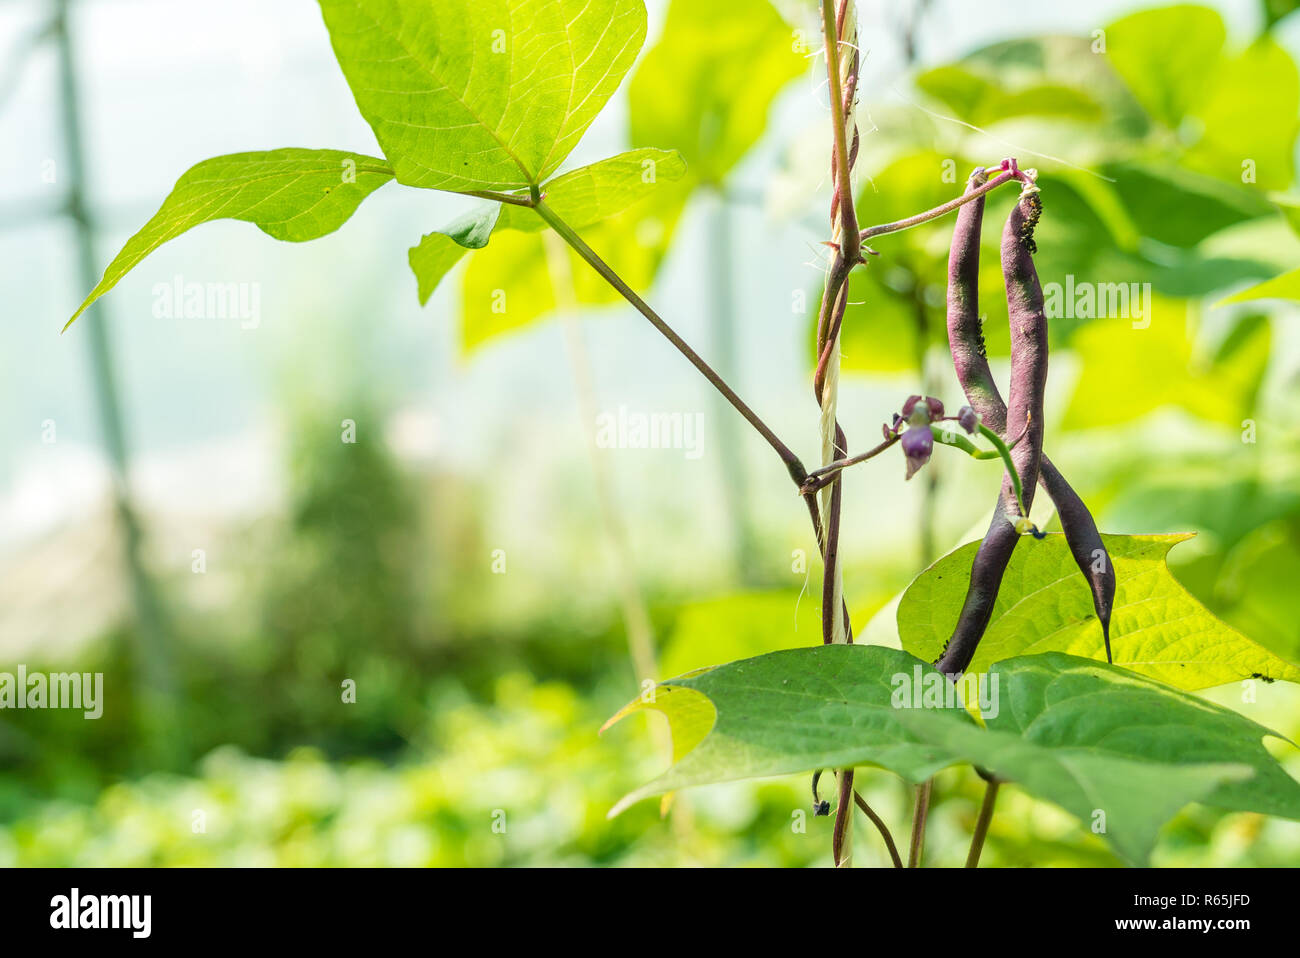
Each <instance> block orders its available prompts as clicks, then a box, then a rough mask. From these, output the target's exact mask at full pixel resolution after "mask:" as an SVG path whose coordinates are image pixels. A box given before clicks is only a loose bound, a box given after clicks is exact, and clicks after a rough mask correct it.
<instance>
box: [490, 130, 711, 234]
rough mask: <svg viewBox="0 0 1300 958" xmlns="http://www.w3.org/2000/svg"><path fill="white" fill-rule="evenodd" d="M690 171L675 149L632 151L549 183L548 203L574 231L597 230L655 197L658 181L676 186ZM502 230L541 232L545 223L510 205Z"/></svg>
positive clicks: (503, 212)
mask: <svg viewBox="0 0 1300 958" xmlns="http://www.w3.org/2000/svg"><path fill="white" fill-rule="evenodd" d="M685 173H686V161H685V160H683V159H682V155H681V154H680V153H678V152H677V151H676V150H656V149H648V148H647V149H640V150H629V151H628V152H626V153H620V154H618V155H617V156H611V157H609V158H608V159H605V160H601V161H600V162H599V163H592V164H591V165H590V166H584V167H581V168H580V169H576V170H574V171H573V172H571V173H565V174H563V175H561V176H557V177H556V178H555V179H553V180H551V181H550V182H548V183H547V184H546V186H545V187H544V188H543V189H544V192H545V193H546V203H547V205H548V206H550V207H551V209H552V210H554V211H555V213H556V215H557V216H559V217H560V219H562V220H564V221H565V222H566V223H568V224H569V225H570V226H572V227H573V228H574V229H576V230H581V229H585V228H587V227H589V226H594V225H595V224H597V223H601V222H604V221H605V220H607V219H609V218H611V217H613V216H616V215H618V214H619V213H621V212H623V211H624V210H625V209H627V208H628V207H630V206H632V205H634V204H636V203H640V202H642V201H644V200H646V199H648V198H650V197H652V196H653V195H654V194H655V193H656V192H657V190H658V186H659V183H660V182H665V183H675V182H677V181H678V180H680V179H681V178H682V177H683V176H684V175H685ZM498 228H499V229H515V230H527V231H530V232H536V231H540V230H543V229H545V228H546V221H545V220H543V219H542V218H541V217H540V216H538V215H537V214H536V213H535V212H534V211H533V210H531V209H529V208H528V207H525V206H506V207H504V208H503V209H502V211H501V221H500V223H499V224H498Z"/></svg>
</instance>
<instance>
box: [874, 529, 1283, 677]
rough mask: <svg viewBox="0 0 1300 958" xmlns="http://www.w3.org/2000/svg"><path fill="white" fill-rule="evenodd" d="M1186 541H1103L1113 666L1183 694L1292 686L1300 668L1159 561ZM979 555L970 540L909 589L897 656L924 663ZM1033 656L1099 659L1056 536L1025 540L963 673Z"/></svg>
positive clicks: (1085, 606) (1083, 594)
mask: <svg viewBox="0 0 1300 958" xmlns="http://www.w3.org/2000/svg"><path fill="white" fill-rule="evenodd" d="M1187 538H1188V537H1187V536H1185V535H1183V536H1178V535H1159V536H1116V535H1107V536H1104V537H1103V539H1104V541H1105V543H1106V548H1107V550H1108V551H1109V552H1110V556H1111V559H1112V560H1113V561H1114V563H1115V578H1116V587H1115V605H1114V611H1113V613H1112V617H1111V626H1110V636H1111V639H1110V645H1111V650H1112V652H1113V654H1114V657H1115V664H1116V665H1122V666H1125V667H1126V668H1130V669H1132V670H1133V671H1135V672H1140V673H1142V674H1144V675H1150V676H1152V677H1154V678H1158V679H1161V680H1163V681H1165V682H1168V683H1169V684H1171V685H1175V686H1177V687H1179V688H1184V689H1200V688H1208V687H1210V686H1214V685H1222V684H1224V683H1226V682H1232V681H1234V680H1237V679H1244V678H1248V677H1249V676H1251V675H1252V674H1255V673H1259V674H1267V675H1269V676H1270V677H1274V678H1283V679H1287V680H1289V681H1292V682H1300V668H1297V667H1296V666H1295V665H1292V664H1290V663H1288V662H1286V661H1284V660H1282V659H1280V658H1278V657H1277V656H1276V655H1274V654H1273V653H1271V652H1269V651H1268V650H1267V649H1265V648H1263V647H1262V646H1260V645H1257V644H1256V643H1254V642H1252V641H1251V640H1250V639H1248V638H1247V637H1246V636H1244V635H1242V634H1241V633H1240V632H1238V631H1237V630H1235V629H1233V628H1231V627H1230V626H1228V625H1227V624H1226V623H1224V622H1223V621H1221V620H1220V619H1218V618H1217V617H1216V616H1215V615H1214V614H1213V613H1211V612H1210V611H1209V610H1208V609H1206V608H1205V607H1204V606H1203V605H1201V603H1199V602H1198V601H1196V599H1195V598H1194V597H1193V596H1192V595H1191V593H1189V592H1188V591H1187V590H1186V589H1184V588H1183V586H1182V585H1181V584H1180V583H1179V582H1178V580H1177V579H1175V578H1174V577H1173V574H1172V573H1171V572H1170V571H1169V566H1168V565H1167V563H1166V555H1167V553H1168V552H1169V550H1170V549H1171V548H1173V547H1174V546H1175V545H1177V544H1178V543H1179V542H1182V541H1184V540H1185V539H1187ZM978 548H979V543H977V542H971V543H967V544H966V545H964V546H962V547H961V548H959V549H957V550H955V551H954V552H950V553H949V554H948V555H946V556H944V557H943V558H942V559H940V560H939V561H938V562H936V563H935V564H934V565H932V566H930V568H929V569H927V570H926V571H925V572H923V573H922V574H921V575H919V576H918V577H917V578H916V580H915V581H913V583H912V584H911V585H910V586H909V587H908V589H907V591H906V592H905V593H904V594H903V598H902V601H901V602H900V603H899V605H898V634H899V636H900V638H901V639H902V642H903V648H904V649H906V650H907V651H909V652H911V653H913V654H914V655H917V656H919V657H921V658H923V659H926V660H927V661H933V660H934V659H936V658H938V656H939V653H940V651H941V650H942V649H943V646H944V644H945V643H946V642H947V641H948V638H949V636H951V635H952V629H953V626H954V625H955V624H956V621H957V616H958V614H959V613H960V611H961V606H962V602H963V601H964V600H965V597H966V586H967V583H968V582H969V581H970V568H971V562H972V561H973V559H974V557H975V553H976V551H977V549H978ZM1034 652H1068V653H1071V654H1074V655H1082V656H1088V657H1090V658H1093V659H1101V660H1102V661H1104V660H1105V655H1106V653H1105V646H1104V644H1103V641H1102V634H1101V626H1100V625H1099V624H1098V622H1097V617H1096V614H1095V612H1094V610H1093V605H1092V594H1091V592H1090V591H1089V589H1088V586H1087V583H1086V582H1085V581H1084V579H1083V577H1082V576H1081V575H1080V574H1079V568H1078V566H1077V565H1075V562H1074V558H1073V556H1072V555H1071V553H1070V550H1069V548H1068V547H1067V545H1066V542H1065V537H1064V536H1063V535H1060V534H1052V535H1048V536H1047V537H1046V538H1044V539H1042V540H1037V539H1034V538H1032V537H1026V538H1025V539H1024V540H1023V541H1021V543H1020V544H1019V545H1018V546H1017V547H1016V551H1015V552H1014V553H1013V554H1012V557H1011V562H1010V563H1009V564H1008V566H1007V571H1006V575H1005V576H1004V578H1003V580H1002V588H1001V590H1000V591H999V593H998V598H997V602H996V603H995V604H994V607H993V616H992V618H991V619H990V621H989V626H988V629H987V631H986V632H985V633H984V638H983V639H982V640H981V641H980V644H979V648H978V649H977V650H976V652H975V657H974V659H973V660H972V661H971V665H970V671H973V672H983V671H986V670H987V669H988V668H989V667H990V666H991V665H992V664H993V663H995V662H998V661H1001V660H1003V659H1008V658H1011V657H1012V656H1017V655H1024V654H1028V653H1034Z"/></svg>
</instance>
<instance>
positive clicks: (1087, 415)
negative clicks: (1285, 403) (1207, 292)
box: [1061, 297, 1271, 430]
mask: <svg viewBox="0 0 1300 958" xmlns="http://www.w3.org/2000/svg"><path fill="white" fill-rule="evenodd" d="M1188 318H1189V317H1188V307H1187V303H1186V302H1184V301H1181V300H1170V299H1163V298H1160V297H1152V298H1151V299H1150V300H1149V302H1147V303H1146V306H1145V308H1144V315H1143V317H1142V318H1141V319H1139V318H1138V317H1137V316H1136V315H1135V316H1133V318H1131V319H1118V318H1109V319H1095V320H1093V321H1092V322H1090V323H1088V324H1087V325H1085V326H1083V327H1082V328H1081V329H1080V330H1079V331H1078V332H1077V333H1076V334H1075V336H1074V338H1073V339H1072V341H1071V345H1072V346H1073V347H1074V349H1076V350H1077V351H1078V353H1079V358H1080V360H1081V373H1080V375H1079V380H1078V383H1077V384H1076V386H1075V390H1074V395H1073V397H1072V398H1071V400H1070V405H1069V406H1068V407H1067V408H1066V411H1065V416H1064V418H1063V419H1062V422H1061V428H1062V429H1063V430H1071V429H1097V428H1101V427H1103V426H1112V425H1115V424H1117V423H1124V422H1132V421H1133V420H1135V419H1138V418H1140V417H1142V416H1144V415H1146V414H1148V413H1151V412H1154V411H1155V410H1158V409H1163V408H1165V407H1177V408H1181V409H1185V410H1186V411H1187V412H1189V413H1191V414H1192V415H1194V416H1197V417H1199V418H1201V419H1203V420H1205V421H1206V422H1214V423H1220V424H1222V425H1225V426H1230V427H1233V428H1239V427H1240V425H1241V421H1242V419H1243V418H1244V417H1245V416H1248V415H1250V411H1251V409H1252V408H1253V405H1254V401H1255V396H1256V394H1257V393H1258V391H1259V388H1260V383H1261V381H1262V380H1263V376H1264V370H1265V369H1266V368H1267V366H1268V359H1269V345H1270V338H1271V337H1270V331H1269V327H1268V326H1267V325H1262V326H1259V327H1257V328H1256V329H1254V330H1253V331H1252V333H1251V334H1250V335H1249V336H1248V337H1247V339H1246V341H1245V342H1244V343H1242V344H1241V345H1240V346H1239V347H1238V348H1237V349H1236V350H1235V351H1234V352H1233V353H1232V354H1231V355H1230V356H1227V357H1224V358H1223V359H1221V360H1219V361H1216V362H1213V363H1205V362H1204V361H1202V360H1201V359H1200V358H1199V357H1198V356H1197V355H1196V353H1195V352H1194V346H1195V343H1194V342H1193V340H1192V339H1191V338H1190V337H1189V336H1188V328H1187V327H1188Z"/></svg>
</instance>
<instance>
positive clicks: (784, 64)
mask: <svg viewBox="0 0 1300 958" xmlns="http://www.w3.org/2000/svg"><path fill="white" fill-rule="evenodd" d="M806 71H807V62H806V61H805V59H804V53H803V51H801V50H799V49H797V44H796V43H795V42H794V36H793V32H792V31H791V29H790V27H789V26H788V25H787V24H786V23H785V22H784V21H783V20H782V19H781V17H780V16H778V15H777V12H776V11H775V10H774V9H773V8H772V6H771V4H769V3H768V2H767V0H747V2H741V3H737V2H734V0H673V2H672V3H671V4H670V5H669V7H668V18H667V20H666V21H665V23H664V29H663V35H662V36H661V37H660V39H659V42H658V43H656V44H655V46H654V47H653V48H652V49H651V50H650V51H649V52H648V53H647V54H646V56H645V59H644V60H643V61H642V62H641V65H640V66H639V67H638V68H637V71H636V73H635V74H634V75H633V77H632V81H631V83H630V84H629V87H628V100H629V107H630V112H631V117H630V136H631V139H632V142H633V143H634V144H650V143H654V144H663V145H671V146H673V147H674V148H676V149H678V150H681V152H682V153H683V154H684V155H685V156H686V160H687V162H688V163H689V164H690V167H691V171H692V175H693V176H694V178H695V180H696V181H697V182H698V183H701V184H705V185H708V186H712V187H715V188H720V187H722V185H723V183H724V181H725V180H726V178H727V176H728V174H730V172H731V170H732V168H733V167H735V165H736V164H737V163H739V162H740V160H741V158H742V157H744V156H745V154H746V153H748V152H749V150H750V148H751V147H753V145H754V144H755V143H757V142H758V139H759V137H760V136H762V134H763V130H764V128H765V127H766V125H767V112H768V109H769V107H770V106H771V104H772V101H773V100H774V99H775V98H776V95H777V94H778V93H779V92H780V91H781V90H782V89H783V88H784V87H785V86H786V84H788V83H789V82H790V81H791V80H793V79H794V78H795V77H797V76H799V75H800V74H802V73H804V72H806Z"/></svg>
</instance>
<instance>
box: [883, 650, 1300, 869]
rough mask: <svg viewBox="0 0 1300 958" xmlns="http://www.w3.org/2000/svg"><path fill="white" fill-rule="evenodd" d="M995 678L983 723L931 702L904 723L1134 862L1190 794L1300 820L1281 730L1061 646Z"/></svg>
mask: <svg viewBox="0 0 1300 958" xmlns="http://www.w3.org/2000/svg"><path fill="white" fill-rule="evenodd" d="M989 682H990V686H989V689H990V693H991V691H992V689H994V688H996V690H997V692H996V696H995V697H994V696H992V695H991V694H990V698H992V699H993V700H995V701H996V702H997V708H996V714H995V715H992V716H990V717H988V719H987V728H986V729H976V728H973V727H971V726H962V725H958V724H956V723H953V722H949V721H945V720H944V719H943V717H942V716H938V715H936V714H935V713H934V712H933V710H927V709H909V710H903V711H902V715H903V719H902V720H903V722H904V724H906V725H908V726H909V727H911V728H912V729H913V730H916V731H920V730H922V729H926V730H928V732H927V733H925V734H928V736H929V737H930V738H931V739H932V741H933V742H934V743H935V745H936V746H943V747H946V748H948V749H950V750H951V751H953V752H956V753H958V754H960V755H961V757H962V758H963V759H964V760H966V761H969V762H973V763H975V764H977V765H980V766H982V767H984V768H987V769H989V770H990V771H992V772H993V773H994V774H996V775H998V776H999V777H1001V778H1006V779H1010V780H1011V781H1013V782H1015V783H1017V784H1018V785H1020V786H1021V787H1022V788H1024V789H1025V791H1027V792H1029V793H1030V794H1032V795H1035V796H1036V797H1038V798H1043V799H1047V800H1048V801H1051V802H1054V803H1056V804H1057V805H1060V806H1061V807H1062V808H1064V809H1066V810H1067V811H1069V812H1071V813H1072V814H1074V815H1076V816H1078V817H1079V819H1080V820H1081V821H1082V823H1083V824H1084V826H1085V827H1090V826H1091V827H1094V828H1096V830H1097V831H1098V832H1099V833H1104V834H1105V836H1106V838H1107V839H1108V840H1109V841H1110V842H1111V843H1112V844H1113V845H1114V846H1115V848H1116V850H1117V851H1119V852H1120V854H1122V855H1124V856H1125V857H1126V858H1128V859H1129V860H1130V861H1133V862H1135V863H1143V862H1145V861H1146V859H1147V856H1148V855H1149V854H1150V851H1151V848H1152V846H1153V845H1154V844H1155V840H1156V835H1157V832H1158V830H1159V828H1160V826H1161V825H1163V824H1164V823H1165V822H1166V821H1167V820H1168V819H1169V818H1170V817H1172V816H1173V815H1174V813H1176V812H1177V811H1178V810H1179V809H1180V808H1182V807H1183V806H1184V805H1187V804H1189V803H1190V802H1203V803H1205V804H1208V805H1214V806H1217V807H1221V808H1227V809H1231V810H1234V811H1252V812H1262V813H1264V814H1267V815H1279V816H1282V817H1285V818H1293V819H1294V818H1300V783H1297V782H1296V781H1295V780H1294V779H1292V778H1291V777H1290V776H1289V775H1288V774H1287V773H1286V772H1285V771H1284V770H1283V769H1282V767H1281V766H1280V765H1279V764H1278V763H1277V761H1276V760H1275V759H1274V758H1273V757H1272V756H1271V755H1269V753H1268V751H1267V750H1266V749H1265V748H1264V745H1263V741H1262V740H1263V738H1264V737H1265V736H1267V735H1276V734H1277V733H1275V732H1271V731H1270V730H1269V729H1266V728H1264V727H1263V726H1262V725H1258V724H1256V723H1255V722H1252V721H1250V720H1249V719H1247V718H1245V717H1243V716H1241V715H1239V714H1237V713H1236V712H1233V711H1230V710H1229V709H1225V708H1223V707H1221V706H1218V705H1214V704H1212V703H1209V702H1206V701H1205V700H1203V699H1200V698H1197V697H1195V696H1192V695H1188V694H1186V693H1184V692H1180V691H1178V690H1176V689H1173V688H1170V687H1168V686H1166V685H1161V684H1159V683H1157V682H1153V681H1150V680H1148V679H1144V678H1142V677H1140V676H1138V675H1134V674H1133V673H1132V672H1129V671H1126V670H1124V669H1120V668H1117V667H1115V666H1110V665H1107V664H1106V663H1105V662H1096V661H1093V660H1090V659H1081V658H1078V657H1076V656H1072V655H1064V654H1061V653H1048V654H1044V655H1031V656H1022V657H1018V658H1014V659H1008V660H1005V661H1002V662H999V663H998V664H996V665H994V666H993V668H992V670H991V673H990V677H989ZM994 682H996V685H993V684H992V683H994ZM1102 816H1104V825H1103V818H1102ZM1103 828H1104V832H1103V831H1102V829H1103Z"/></svg>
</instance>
